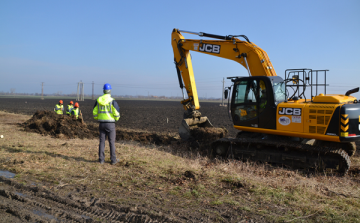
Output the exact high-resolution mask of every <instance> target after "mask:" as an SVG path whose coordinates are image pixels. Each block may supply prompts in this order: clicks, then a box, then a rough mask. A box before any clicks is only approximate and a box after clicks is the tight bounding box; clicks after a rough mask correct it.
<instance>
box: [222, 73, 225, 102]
mask: <svg viewBox="0 0 360 223" xmlns="http://www.w3.org/2000/svg"><path fill="white" fill-rule="evenodd" d="M222 83H223V88H222V92H221V96H222V97H221V101H222V106H224V87H225V77H223V81H222Z"/></svg>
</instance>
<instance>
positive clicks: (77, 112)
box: [71, 102, 82, 119]
mask: <svg viewBox="0 0 360 223" xmlns="http://www.w3.org/2000/svg"><path fill="white" fill-rule="evenodd" d="M79 115H82V114H81V111H80V108H79V103H77V102H76V103H75V105H74V108H73V109H71V116H74V117H75V118H76V119H78V118H79Z"/></svg>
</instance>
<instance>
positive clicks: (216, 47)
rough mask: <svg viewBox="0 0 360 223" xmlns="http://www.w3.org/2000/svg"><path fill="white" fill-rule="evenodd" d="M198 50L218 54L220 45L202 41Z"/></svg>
mask: <svg viewBox="0 0 360 223" xmlns="http://www.w3.org/2000/svg"><path fill="white" fill-rule="evenodd" d="M199 51H203V52H208V53H217V54H219V53H220V45H213V44H206V43H203V44H202V46H201V47H200V48H199Z"/></svg>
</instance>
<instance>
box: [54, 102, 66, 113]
mask: <svg viewBox="0 0 360 223" xmlns="http://www.w3.org/2000/svg"><path fill="white" fill-rule="evenodd" d="M54 111H55V112H56V114H59V115H62V114H63V111H64V106H63V105H59V104H56V105H55V108H54Z"/></svg>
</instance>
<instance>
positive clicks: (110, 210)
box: [0, 177, 179, 223]
mask: <svg viewBox="0 0 360 223" xmlns="http://www.w3.org/2000/svg"><path fill="white" fill-rule="evenodd" d="M0 182H2V183H3V184H2V185H1V186H0V197H1V199H0V209H2V210H5V211H6V212H7V213H9V214H11V215H13V216H15V217H17V218H19V219H20V220H21V221H22V222H104V221H105V222H147V223H151V222H179V221H177V220H175V219H171V218H168V217H166V216H164V215H161V214H160V215H157V214H153V213H147V212H146V211H143V210H141V209H138V208H130V207H121V206H117V205H113V204H110V203H106V202H101V201H100V199H97V198H92V199H82V200H76V198H75V199H71V198H68V197H61V196H59V195H56V194H54V193H52V192H50V191H48V190H46V189H43V188H40V187H30V186H24V185H22V184H19V183H17V182H14V181H11V180H8V179H6V178H4V177H0Z"/></svg>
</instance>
